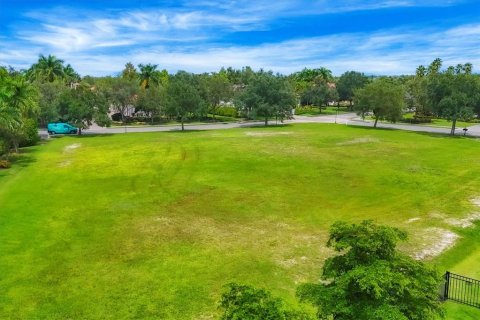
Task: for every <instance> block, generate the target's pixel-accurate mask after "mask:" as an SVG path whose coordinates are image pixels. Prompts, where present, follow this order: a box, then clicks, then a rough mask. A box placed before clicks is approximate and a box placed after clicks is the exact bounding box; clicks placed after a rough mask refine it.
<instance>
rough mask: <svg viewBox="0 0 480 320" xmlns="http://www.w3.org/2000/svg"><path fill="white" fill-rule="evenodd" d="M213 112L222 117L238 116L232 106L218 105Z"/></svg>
mask: <svg viewBox="0 0 480 320" xmlns="http://www.w3.org/2000/svg"><path fill="white" fill-rule="evenodd" d="M215 114H216V115H219V116H224V117H232V118H236V117H238V112H237V109H235V108H234V107H225V106H223V107H218V108H217V109H216V110H215Z"/></svg>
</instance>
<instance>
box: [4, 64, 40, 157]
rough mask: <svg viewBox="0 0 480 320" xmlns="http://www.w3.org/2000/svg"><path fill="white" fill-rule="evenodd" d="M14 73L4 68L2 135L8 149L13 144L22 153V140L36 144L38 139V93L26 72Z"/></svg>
mask: <svg viewBox="0 0 480 320" xmlns="http://www.w3.org/2000/svg"><path fill="white" fill-rule="evenodd" d="M12 74H13V76H12V75H10V74H9V73H8V72H7V70H6V69H5V68H0V138H1V140H3V143H2V145H4V146H6V149H7V150H8V149H10V147H13V148H14V149H15V152H18V151H19V146H20V144H21V143H22V141H27V142H29V143H35V142H36V141H37V140H38V133H37V130H36V128H37V126H36V122H35V121H34V119H35V118H36V116H37V112H38V92H37V90H36V89H35V87H33V86H32V85H31V84H30V83H29V82H27V81H26V80H25V78H24V77H23V76H22V75H20V74H18V73H12ZM32 127H33V128H34V130H32ZM32 132H33V133H32Z"/></svg>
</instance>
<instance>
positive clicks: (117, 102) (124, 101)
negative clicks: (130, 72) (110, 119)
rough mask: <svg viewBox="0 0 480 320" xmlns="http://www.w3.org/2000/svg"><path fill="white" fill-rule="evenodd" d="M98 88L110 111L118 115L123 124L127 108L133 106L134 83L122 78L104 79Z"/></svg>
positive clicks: (136, 89)
mask: <svg viewBox="0 0 480 320" xmlns="http://www.w3.org/2000/svg"><path fill="white" fill-rule="evenodd" d="M100 87H101V90H102V92H104V94H105V96H106V98H107V101H108V103H109V104H110V106H111V107H112V109H113V110H114V111H116V112H118V113H120V115H121V117H122V122H123V123H125V116H126V114H127V110H128V108H133V107H134V106H135V102H136V98H137V94H138V86H137V84H136V83H135V82H133V81H130V80H127V79H123V78H118V77H116V78H105V79H104V80H103V81H102V82H101V83H100Z"/></svg>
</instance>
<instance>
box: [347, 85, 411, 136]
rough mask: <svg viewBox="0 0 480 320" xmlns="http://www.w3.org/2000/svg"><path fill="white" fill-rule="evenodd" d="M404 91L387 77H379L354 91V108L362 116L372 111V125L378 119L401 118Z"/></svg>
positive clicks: (396, 119)
mask: <svg viewBox="0 0 480 320" xmlns="http://www.w3.org/2000/svg"><path fill="white" fill-rule="evenodd" d="M404 98H405V93H404V89H403V87H402V86H400V85H398V84H395V83H393V82H392V81H391V80H390V79H388V78H379V79H376V80H374V81H373V82H371V83H369V84H367V85H366V86H365V87H364V88H362V89H358V90H356V91H355V96H354V101H355V102H354V103H355V105H354V109H355V110H356V111H357V113H358V114H361V115H362V117H364V115H365V113H366V112H369V111H372V112H373V115H374V117H375V123H374V125H373V126H374V127H375V128H376V127H377V122H378V120H379V119H385V120H388V121H391V122H396V121H398V120H400V119H401V117H402V114H403V108H404V104H405V102H404Z"/></svg>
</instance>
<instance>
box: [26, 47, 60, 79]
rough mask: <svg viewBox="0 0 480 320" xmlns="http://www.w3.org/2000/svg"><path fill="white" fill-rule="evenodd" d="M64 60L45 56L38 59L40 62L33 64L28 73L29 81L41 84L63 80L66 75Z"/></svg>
mask: <svg viewBox="0 0 480 320" xmlns="http://www.w3.org/2000/svg"><path fill="white" fill-rule="evenodd" d="M64 72H65V69H64V67H63V60H60V59H57V57H55V56H53V55H48V56H47V57H45V56H44V55H43V54H41V55H40V57H39V58H38V62H37V63H35V64H33V65H32V66H31V67H30V69H29V70H28V71H27V77H28V78H29V80H37V81H40V82H53V81H55V80H59V79H63V78H64V75H65V73H64Z"/></svg>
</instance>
